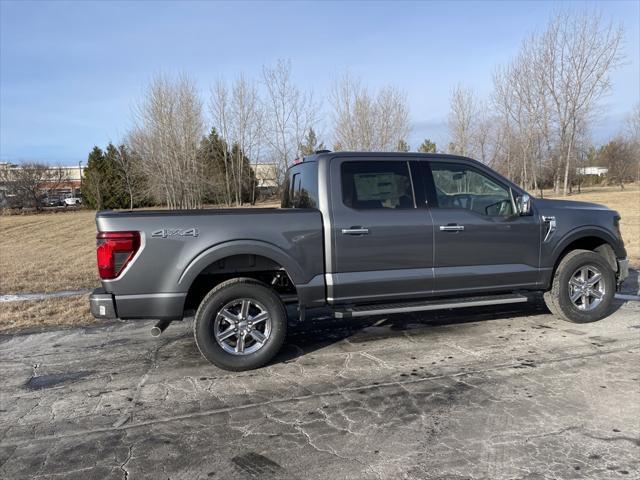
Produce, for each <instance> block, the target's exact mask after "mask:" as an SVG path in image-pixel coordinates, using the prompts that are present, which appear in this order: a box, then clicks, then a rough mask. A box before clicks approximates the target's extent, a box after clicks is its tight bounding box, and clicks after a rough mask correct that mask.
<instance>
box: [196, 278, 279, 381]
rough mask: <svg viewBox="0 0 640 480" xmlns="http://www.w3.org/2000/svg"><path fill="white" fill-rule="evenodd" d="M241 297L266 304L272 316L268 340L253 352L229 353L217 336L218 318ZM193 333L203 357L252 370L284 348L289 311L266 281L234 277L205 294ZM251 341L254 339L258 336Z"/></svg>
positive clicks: (226, 366) (232, 367) (220, 364)
mask: <svg viewBox="0 0 640 480" xmlns="http://www.w3.org/2000/svg"><path fill="white" fill-rule="evenodd" d="M239 299H249V300H252V301H254V302H256V303H257V304H259V305H260V306H263V307H264V309H265V310H266V311H267V312H268V315H269V319H270V333H269V335H268V337H267V339H266V341H264V343H263V344H262V345H261V346H260V347H259V349H258V350H257V351H255V352H252V353H243V354H238V353H230V352H228V351H226V350H225V349H224V348H223V347H222V346H221V344H220V343H219V342H218V340H217V339H216V338H215V335H214V328H215V321H216V318H217V317H218V315H219V314H220V312H221V310H222V309H223V307H225V306H226V305H228V304H229V303H230V302H234V301H236V300H239ZM250 325H251V324H250ZM223 333H224V332H223ZM193 335H194V337H195V340H196V345H197V346H198V350H200V353H201V354H202V356H203V357H204V358H206V359H207V360H208V361H209V362H211V363H213V364H214V365H216V366H217V367H220V368H222V369H224V370H231V371H243V370H252V369H254V368H260V367H262V366H263V365H265V364H266V363H267V362H269V361H270V360H271V359H272V358H273V357H274V356H275V355H276V354H277V353H278V351H279V350H280V348H281V347H282V343H283V342H284V339H285V337H286V335H287V312H286V309H285V307H284V305H283V303H282V301H281V300H280V297H279V296H278V295H277V294H276V292H274V291H273V290H272V289H271V288H269V287H268V286H267V285H266V284H264V283H262V282H259V281H257V280H254V279H253V278H234V279H231V280H227V281H226V282H223V283H221V284H219V285H217V286H216V287H215V288H214V289H213V290H211V291H210V292H209V293H208V294H207V295H206V296H205V297H204V299H203V300H202V302H201V303H200V306H199V307H198V311H197V312H196V317H195V321H194V322H193ZM234 335H235V334H234ZM249 340H250V341H252V342H255V339H252V338H250V339H249ZM230 341H233V339H231V340H230ZM237 343H239V339H237V337H236V344H237ZM256 343H257V342H256ZM256 343H254V345H255V344H256ZM223 344H225V342H223ZM243 345H244V344H243Z"/></svg>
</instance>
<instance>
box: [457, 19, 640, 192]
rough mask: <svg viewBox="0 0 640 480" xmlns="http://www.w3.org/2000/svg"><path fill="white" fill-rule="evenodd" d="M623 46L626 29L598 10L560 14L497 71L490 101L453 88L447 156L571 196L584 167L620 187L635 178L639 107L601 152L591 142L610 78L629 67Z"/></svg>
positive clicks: (525, 184) (527, 186) (529, 186)
mask: <svg viewBox="0 0 640 480" xmlns="http://www.w3.org/2000/svg"><path fill="white" fill-rule="evenodd" d="M622 40H623V31H622V28H621V27H619V26H615V25H613V24H612V23H607V22H605V21H604V20H603V19H602V18H601V17H600V16H599V15H596V14H593V13H592V12H583V13H579V14H576V13H575V12H573V13H572V12H560V13H558V14H557V15H556V16H554V17H553V18H552V19H551V20H550V21H549V23H548V24H547V25H546V28H545V29H544V30H542V31H541V32H540V33H537V34H533V35H531V36H529V37H528V38H526V39H525V40H524V41H523V42H522V44H521V46H520V49H519V52H518V54H517V55H516V57H515V58H514V59H513V60H512V61H511V62H510V63H508V64H507V65H504V66H499V67H498V68H497V69H496V71H495V74H494V76H493V92H492V93H491V95H490V98H488V99H479V98H478V97H477V96H476V94H475V93H474V92H473V91H472V90H470V89H468V88H465V87H464V86H461V85H459V86H457V87H456V88H455V89H454V90H453V92H452V96H451V108H450V115H449V131H450V144H449V151H450V152H452V153H457V154H461V155H469V156H474V157H476V158H478V159H479V160H481V161H482V162H483V163H486V164H488V165H490V166H492V167H493V168H496V169H497V170H499V171H500V172H501V173H503V174H504V175H505V176H506V177H508V178H510V179H512V180H514V181H515V182H517V183H519V184H521V185H522V186H523V187H524V188H525V189H529V190H534V191H535V190H541V189H542V188H553V190H554V191H555V192H556V193H558V192H560V191H562V192H563V193H564V194H565V195H567V194H569V193H571V189H572V187H573V185H574V183H576V180H579V178H578V177H579V176H580V174H579V172H580V168H581V167H585V166H587V164H588V163H592V164H593V163H595V162H597V163H599V164H600V166H604V167H607V168H608V169H609V172H608V178H609V179H610V180H613V181H614V182H615V183H618V184H620V185H623V184H624V181H629V180H633V179H634V178H635V177H637V176H638V174H639V173H640V172H639V171H638V158H639V155H640V149H639V148H638V143H639V142H638V138H639V137H638V125H639V124H640V108H639V107H638V106H636V108H635V109H634V110H633V112H632V113H631V114H630V115H629V117H628V120H627V124H626V127H625V129H624V130H623V131H621V132H620V133H619V134H618V135H617V136H616V138H615V139H614V140H612V141H611V143H609V144H608V145H607V146H605V147H604V148H602V149H599V150H598V149H595V147H594V145H593V142H592V140H591V137H590V129H591V127H592V126H593V123H594V120H595V118H597V117H598V116H599V115H601V114H602V113H603V109H602V108H601V106H600V101H601V100H602V99H603V98H604V97H605V96H606V95H607V94H608V93H609V91H610V89H611V78H610V75H611V72H612V71H613V70H614V69H616V68H617V67H618V66H620V65H621V63H622V61H623V56H622V53H621V49H620V46H621V43H622ZM589 152H591V154H590V155H589ZM634 167H635V168H634Z"/></svg>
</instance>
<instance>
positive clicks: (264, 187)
mask: <svg viewBox="0 0 640 480" xmlns="http://www.w3.org/2000/svg"><path fill="white" fill-rule="evenodd" d="M251 167H252V168H253V171H254V172H255V174H256V180H257V182H258V185H257V186H256V190H257V193H258V194H259V195H260V196H261V197H263V198H264V197H270V196H272V195H274V194H275V193H276V191H277V190H278V175H277V171H278V170H277V168H276V164H275V163H254V164H253V165H251Z"/></svg>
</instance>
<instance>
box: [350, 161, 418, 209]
mask: <svg viewBox="0 0 640 480" xmlns="http://www.w3.org/2000/svg"><path fill="white" fill-rule="evenodd" d="M342 201H343V203H344V204H345V205H346V206H347V207H350V208H355V209H358V210H370V209H382V208H396V209H408V208H415V202H414V198H413V188H412V186H411V176H410V174H409V166H408V164H407V162H401V161H395V162H393V161H391V162H366V161H360V162H344V163H343V164H342Z"/></svg>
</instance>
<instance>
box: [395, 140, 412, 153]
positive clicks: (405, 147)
mask: <svg viewBox="0 0 640 480" xmlns="http://www.w3.org/2000/svg"><path fill="white" fill-rule="evenodd" d="M396 151H397V152H408V151H409V144H408V143H407V142H405V141H404V139H402V138H401V139H400V140H398V145H397V146H396Z"/></svg>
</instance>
